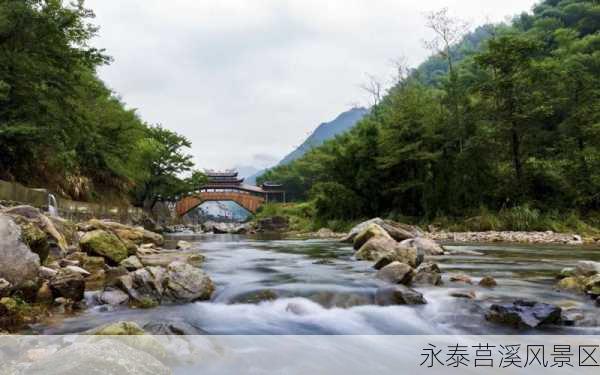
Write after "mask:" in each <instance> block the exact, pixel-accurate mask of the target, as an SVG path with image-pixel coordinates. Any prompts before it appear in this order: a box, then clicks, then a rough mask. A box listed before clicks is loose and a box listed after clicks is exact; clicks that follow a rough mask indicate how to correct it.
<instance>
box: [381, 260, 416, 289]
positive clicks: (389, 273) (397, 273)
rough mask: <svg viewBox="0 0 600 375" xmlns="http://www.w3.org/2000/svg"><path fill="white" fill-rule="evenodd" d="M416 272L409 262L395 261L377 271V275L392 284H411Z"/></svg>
mask: <svg viewBox="0 0 600 375" xmlns="http://www.w3.org/2000/svg"><path fill="white" fill-rule="evenodd" d="M414 274H415V271H414V270H413V269H412V267H411V266H409V265H408V264H405V263H400V262H393V263H390V264H388V265H387V266H385V267H383V268H382V269H380V270H379V271H377V273H376V274H375V277H377V278H378V279H380V280H384V281H387V282H390V283H392V284H405V285H409V284H410V283H411V281H412V279H413V277H414Z"/></svg>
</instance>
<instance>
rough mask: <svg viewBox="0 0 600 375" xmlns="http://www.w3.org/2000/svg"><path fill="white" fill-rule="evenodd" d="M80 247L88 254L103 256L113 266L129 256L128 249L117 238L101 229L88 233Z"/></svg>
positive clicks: (80, 242) (82, 239) (81, 241)
mask: <svg viewBox="0 0 600 375" xmlns="http://www.w3.org/2000/svg"><path fill="white" fill-rule="evenodd" d="M79 245H80V246H81V249H82V250H84V251H85V252H87V253H88V254H90V255H100V256H103V257H104V258H105V259H106V260H107V262H108V263H111V264H113V265H117V264H119V263H120V262H121V261H122V260H123V259H125V258H127V256H128V251H127V247H125V245H124V244H123V242H122V241H121V240H120V239H119V238H118V237H117V236H115V235H114V234H112V233H109V232H106V231H103V230H100V229H97V230H93V231H91V232H88V233H86V234H85V235H84V236H83V237H82V238H81V240H80V241H79Z"/></svg>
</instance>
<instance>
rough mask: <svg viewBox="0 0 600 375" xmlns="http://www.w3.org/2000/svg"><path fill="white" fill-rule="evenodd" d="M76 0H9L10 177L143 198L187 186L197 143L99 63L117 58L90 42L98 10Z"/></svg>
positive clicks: (1, 26)
mask: <svg viewBox="0 0 600 375" xmlns="http://www.w3.org/2000/svg"><path fill="white" fill-rule="evenodd" d="M66 3H67V2H63V1H61V0H1V1H0V179H4V180H11V181H18V182H21V183H23V184H25V185H28V186H33V187H47V188H49V189H50V190H51V191H54V192H55V193H59V194H61V195H63V196H65V197H69V198H72V199H78V200H112V201H124V202H129V201H132V202H134V203H138V204H141V203H143V202H152V201H153V200H154V199H156V197H157V196H158V195H163V196H165V195H171V194H177V193H178V192H180V191H184V190H185V189H186V188H187V183H188V182H191V181H192V180H190V181H187V182H186V181H184V180H181V179H180V178H179V177H178V176H179V174H180V173H182V172H186V171H190V170H191V168H192V163H191V161H190V160H191V156H189V155H187V154H186V153H185V148H188V147H190V146H191V144H190V142H189V141H188V140H187V139H186V138H185V137H183V136H180V135H178V134H176V133H174V132H172V131H170V130H168V129H166V128H163V127H160V126H151V125H149V124H147V123H145V122H144V121H142V120H141V119H140V118H139V116H138V115H137V114H136V112H135V111H134V110H131V109H126V108H125V105H124V104H123V102H122V101H121V100H120V99H119V97H118V96H117V95H116V94H115V93H113V92H112V91H111V90H110V89H109V88H107V87H106V85H105V84H104V83H103V82H102V81H101V80H100V79H99V78H98V76H97V73H96V70H97V68H98V67H99V66H101V65H104V64H108V63H110V62H111V58H110V57H109V56H108V55H106V54H105V52H104V51H102V50H98V49H96V48H93V47H91V46H90V45H89V41H90V40H91V38H92V37H93V36H94V35H96V32H97V31H98V29H97V28H96V27H95V26H93V25H92V24H91V23H89V22H88V21H89V20H90V19H92V18H93V16H94V14H93V13H92V11H91V10H89V9H86V8H85V7H84V4H83V1H76V2H72V4H71V5H65V4H66ZM68 3H71V2H68ZM195 177H196V179H197V178H200V175H199V174H196V175H195Z"/></svg>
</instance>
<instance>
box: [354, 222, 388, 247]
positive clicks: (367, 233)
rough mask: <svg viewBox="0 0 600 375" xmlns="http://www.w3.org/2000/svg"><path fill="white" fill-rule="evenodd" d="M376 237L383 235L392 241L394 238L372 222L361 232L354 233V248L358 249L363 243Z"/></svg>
mask: <svg viewBox="0 0 600 375" xmlns="http://www.w3.org/2000/svg"><path fill="white" fill-rule="evenodd" d="M377 237H383V238H386V239H389V240H392V241H394V239H393V238H392V237H391V236H390V235H389V234H388V232H386V231H385V230H384V229H383V228H382V227H380V226H379V225H377V224H375V223H372V224H369V225H368V226H367V227H366V228H365V229H364V230H363V231H362V232H360V233H358V234H357V235H356V237H355V238H354V249H355V250H358V249H360V248H361V247H362V245H364V244H365V243H366V242H367V241H369V240H370V239H372V238H377ZM394 242H395V241H394Z"/></svg>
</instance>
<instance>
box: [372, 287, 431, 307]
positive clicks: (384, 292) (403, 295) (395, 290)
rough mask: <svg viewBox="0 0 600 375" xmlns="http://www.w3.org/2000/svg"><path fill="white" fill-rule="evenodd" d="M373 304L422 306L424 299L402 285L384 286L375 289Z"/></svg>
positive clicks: (419, 294)
mask: <svg viewBox="0 0 600 375" xmlns="http://www.w3.org/2000/svg"><path fill="white" fill-rule="evenodd" d="M375 303H376V304H378V305H379V306H388V305H423V304H426V303H427V301H425V298H423V295H422V294H421V293H419V292H417V291H416V290H414V289H410V288H408V287H406V286H404V285H393V286H385V287H381V288H379V289H377V292H376V293H375Z"/></svg>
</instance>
